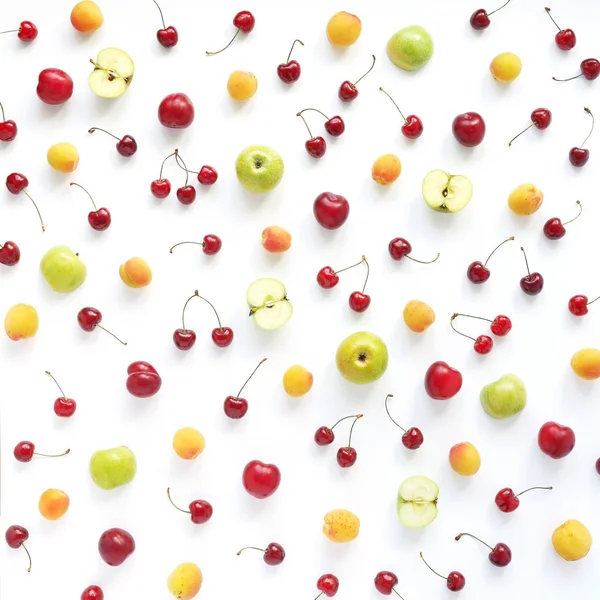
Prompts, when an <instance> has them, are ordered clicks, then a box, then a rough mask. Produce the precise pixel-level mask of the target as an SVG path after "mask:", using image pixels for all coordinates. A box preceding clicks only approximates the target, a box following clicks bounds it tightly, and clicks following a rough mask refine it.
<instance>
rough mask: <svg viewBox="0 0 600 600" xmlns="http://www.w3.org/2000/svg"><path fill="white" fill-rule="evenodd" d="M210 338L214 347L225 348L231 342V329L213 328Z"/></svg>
mask: <svg viewBox="0 0 600 600" xmlns="http://www.w3.org/2000/svg"><path fill="white" fill-rule="evenodd" d="M210 337H211V338H212V341H213V342H214V344H215V346H218V347H219V348H227V346H229V345H230V344H231V342H233V329H231V327H215V328H214V329H213V330H212V333H211V334H210Z"/></svg>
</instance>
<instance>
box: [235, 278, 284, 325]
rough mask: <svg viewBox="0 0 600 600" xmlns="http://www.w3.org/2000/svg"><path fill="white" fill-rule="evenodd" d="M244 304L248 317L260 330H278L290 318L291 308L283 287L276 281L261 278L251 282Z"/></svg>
mask: <svg viewBox="0 0 600 600" xmlns="http://www.w3.org/2000/svg"><path fill="white" fill-rule="evenodd" d="M246 302H247V303H248V307H249V308H250V316H251V317H253V318H254V322H255V323H256V324H257V325H258V326H259V327H260V328H262V329H268V330H273V329H279V328H280V327H283V326H284V325H285V324H286V323H287V322H288V321H289V320H290V318H291V317H292V312H293V308H292V305H291V303H290V301H289V300H288V299H287V292H286V289H285V285H283V283H281V281H278V280H277V279H271V278H270V277H263V278H262V279H257V280H256V281H253V282H252V283H251V284H250V285H249V286H248V289H247V290H246Z"/></svg>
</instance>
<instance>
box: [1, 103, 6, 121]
mask: <svg viewBox="0 0 600 600" xmlns="http://www.w3.org/2000/svg"><path fill="white" fill-rule="evenodd" d="M0 112H2V120H3V121H6V117H5V116H4V106H2V102H0Z"/></svg>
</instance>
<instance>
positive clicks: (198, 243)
mask: <svg viewBox="0 0 600 600" xmlns="http://www.w3.org/2000/svg"><path fill="white" fill-rule="evenodd" d="M182 244H196V245H198V246H206V244H205V243H204V242H178V243H177V244H175V245H174V246H171V248H169V252H170V253H171V254H173V248H177V246H181V245H182Z"/></svg>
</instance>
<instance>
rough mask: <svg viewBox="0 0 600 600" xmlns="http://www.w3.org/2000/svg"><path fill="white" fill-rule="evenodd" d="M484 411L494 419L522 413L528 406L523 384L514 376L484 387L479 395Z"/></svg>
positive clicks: (510, 375)
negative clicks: (526, 405)
mask: <svg viewBox="0 0 600 600" xmlns="http://www.w3.org/2000/svg"><path fill="white" fill-rule="evenodd" d="M479 399H480V401H481V406H482V408H483V410H485V412H486V413H487V414H488V415H489V416H490V417H493V418H494V419H506V418H508V417H512V416H513V415H516V414H517V413H520V412H521V411H522V410H523V409H524V408H525V404H527V391H526V389H525V385H524V384H523V382H522V381H521V380H520V379H519V378H518V377H517V376H516V375H512V374H508V375H503V376H502V377H500V379H498V380H497V381H494V382H493V383H490V384H488V385H486V386H484V387H483V388H482V390H481V394H480V395H479Z"/></svg>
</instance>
